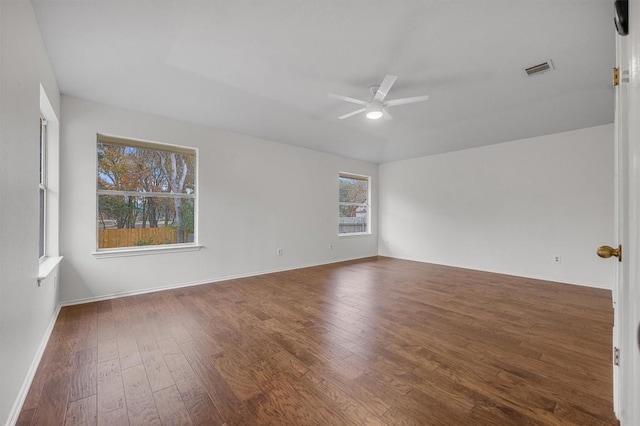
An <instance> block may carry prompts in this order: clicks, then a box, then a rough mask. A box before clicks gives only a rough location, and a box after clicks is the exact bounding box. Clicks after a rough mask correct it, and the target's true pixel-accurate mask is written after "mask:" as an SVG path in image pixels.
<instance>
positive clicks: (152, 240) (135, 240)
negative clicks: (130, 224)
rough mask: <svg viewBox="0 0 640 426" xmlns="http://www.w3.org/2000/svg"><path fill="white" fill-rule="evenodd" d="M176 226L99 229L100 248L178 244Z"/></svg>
mask: <svg viewBox="0 0 640 426" xmlns="http://www.w3.org/2000/svg"><path fill="white" fill-rule="evenodd" d="M177 242H178V233H177V232H176V229H175V228H171V227H168V226H163V227H160V228H128V229H98V248H101V249H102V248H115V247H137V246H151V245H154V246H155V245H159V244H176V243H177Z"/></svg>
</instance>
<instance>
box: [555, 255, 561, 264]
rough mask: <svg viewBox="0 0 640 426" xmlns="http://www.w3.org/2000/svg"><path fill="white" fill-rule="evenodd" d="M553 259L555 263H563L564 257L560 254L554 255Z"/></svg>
mask: <svg viewBox="0 0 640 426" xmlns="http://www.w3.org/2000/svg"><path fill="white" fill-rule="evenodd" d="M553 261H554V262H555V263H562V257H560V256H554V257H553Z"/></svg>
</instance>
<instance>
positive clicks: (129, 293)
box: [60, 255, 377, 306]
mask: <svg viewBox="0 0 640 426" xmlns="http://www.w3.org/2000/svg"><path fill="white" fill-rule="evenodd" d="M370 257H377V255H372V256H361V257H351V258H347V259H340V260H337V261H328V262H318V263H309V264H304V265H296V266H290V267H286V268H280V269H270V270H264V271H257V272H251V273H248V274H238V275H227V276H224V277H218V278H211V279H206V280H198V281H190V282H186V283H179V284H171V285H166V286H160V287H152V288H146V289H143V290H133V291H124V292H121V293H112V294H105V295H102V296H95V297H86V298H83V299H75V300H67V301H64V302H60V305H61V306H73V305H81V304H83V303H92V302H99V301H101V300H111V299H117V298H119V297H128V296H136V295H139V294H147V293H155V292H157V291H164V290H173V289H176V288H182V287H192V286H196V285H203V284H212V283H216V282H221V281H228V280H234V279H237V278H247V277H255V276H257V275H265V274H273V273H276V272H285V271H292V270H294V269H302V268H310V267H313V266H322V265H330V264H332V263H342V262H350V261H353V260H359V259H367V258H370Z"/></svg>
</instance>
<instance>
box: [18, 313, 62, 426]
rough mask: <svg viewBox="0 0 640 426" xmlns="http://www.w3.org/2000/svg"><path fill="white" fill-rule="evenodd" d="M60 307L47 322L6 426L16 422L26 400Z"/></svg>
mask: <svg viewBox="0 0 640 426" xmlns="http://www.w3.org/2000/svg"><path fill="white" fill-rule="evenodd" d="M61 307H62V305H61V304H60V303H58V306H56V309H55V310H54V311H53V315H52V316H51V321H49V326H48V327H47V330H46V331H45V333H44V336H43V337H42V341H41V342H40V346H39V347H38V351H37V352H36V355H35V356H34V357H33V361H31V366H30V367H29V371H27V377H25V379H24V382H22V386H21V387H20V392H19V393H18V397H17V398H16V401H15V402H14V403H13V407H11V411H9V418H8V419H7V423H6V426H13V425H15V424H16V422H17V421H18V417H19V416H20V411H21V410H22V406H23V405H24V401H25V400H26V399H27V393H29V388H31V382H33V378H34V377H35V375H36V371H37V370H38V366H39V365H40V361H41V360H42V355H43V354H44V350H45V348H46V347H47V343H49V338H50V337H51V333H52V332H53V327H54V326H55V325H56V321H57V320H58V314H60V308H61Z"/></svg>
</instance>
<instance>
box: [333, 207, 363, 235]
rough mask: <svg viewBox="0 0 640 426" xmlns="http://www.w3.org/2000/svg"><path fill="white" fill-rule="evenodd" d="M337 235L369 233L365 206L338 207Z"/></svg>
mask: <svg viewBox="0 0 640 426" xmlns="http://www.w3.org/2000/svg"><path fill="white" fill-rule="evenodd" d="M339 211H340V214H339V216H338V233H339V234H351V233H355V232H369V229H368V226H369V224H368V223H367V222H368V218H369V215H368V212H367V208H366V207H365V206H339Z"/></svg>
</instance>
